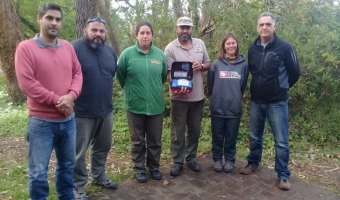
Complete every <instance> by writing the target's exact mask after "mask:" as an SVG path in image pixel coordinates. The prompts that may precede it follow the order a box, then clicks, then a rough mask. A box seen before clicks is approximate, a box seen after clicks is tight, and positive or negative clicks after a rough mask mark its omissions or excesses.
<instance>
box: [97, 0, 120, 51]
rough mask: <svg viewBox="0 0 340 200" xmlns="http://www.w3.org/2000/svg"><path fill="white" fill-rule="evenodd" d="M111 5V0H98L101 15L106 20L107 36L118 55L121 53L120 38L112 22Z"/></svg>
mask: <svg viewBox="0 0 340 200" xmlns="http://www.w3.org/2000/svg"><path fill="white" fill-rule="evenodd" d="M110 7H111V0H99V2H98V6H97V8H98V12H99V13H100V14H101V16H102V17H103V18H104V19H105V21H106V30H107V32H106V38H107V41H109V43H110V44H111V45H112V47H113V48H114V49H115V51H116V53H117V55H119V54H120V48H119V44H118V40H117V37H116V33H115V30H114V28H113V26H112V23H111V14H110Z"/></svg>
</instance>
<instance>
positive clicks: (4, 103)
mask: <svg viewBox="0 0 340 200" xmlns="http://www.w3.org/2000/svg"><path fill="white" fill-rule="evenodd" d="M0 110H1V113H0V127H1V128H0V129H1V131H0V136H4V135H7V136H21V135H23V134H24V133H25V132H26V127H27V115H28V114H27V110H26V107H25V105H24V104H21V105H15V104H13V103H12V102H11V101H10V98H9V96H8V94H7V91H6V86H5V78H4V77H3V76H0Z"/></svg>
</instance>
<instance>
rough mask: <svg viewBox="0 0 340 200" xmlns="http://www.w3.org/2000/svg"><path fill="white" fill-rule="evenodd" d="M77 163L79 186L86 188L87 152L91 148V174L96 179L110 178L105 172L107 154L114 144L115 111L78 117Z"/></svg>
mask: <svg viewBox="0 0 340 200" xmlns="http://www.w3.org/2000/svg"><path fill="white" fill-rule="evenodd" d="M76 124H77V138H76V164H75V167H74V174H73V180H74V185H75V186H76V187H77V188H79V189H80V188H84V186H85V184H86V183H87V180H88V173H87V169H86V163H85V158H86V152H87V149H88V147H90V148H91V153H90V155H91V156H90V162H91V176H92V178H93V179H94V180H95V181H105V180H106V179H108V177H107V176H106V173H105V166H106V160H107V156H108V154H109V151H110V150H111V146H112V125H113V113H112V112H110V113H109V114H107V115H105V116H103V117H94V118H85V117H76Z"/></svg>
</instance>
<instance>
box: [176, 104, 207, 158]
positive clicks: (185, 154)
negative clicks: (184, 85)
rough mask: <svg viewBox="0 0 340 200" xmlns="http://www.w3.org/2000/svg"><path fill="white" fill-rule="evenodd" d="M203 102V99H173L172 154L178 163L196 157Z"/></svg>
mask: <svg viewBox="0 0 340 200" xmlns="http://www.w3.org/2000/svg"><path fill="white" fill-rule="evenodd" d="M203 104H204V101H203V100H201V101H196V102H184V101H171V154H172V159H173V162H174V163H176V164H183V162H184V159H185V160H186V161H187V162H188V161H190V160H192V159H195V158H196V154H197V147H198V140H199V137H200V132H201V122H202V116H203ZM186 130H188V131H187V134H186Z"/></svg>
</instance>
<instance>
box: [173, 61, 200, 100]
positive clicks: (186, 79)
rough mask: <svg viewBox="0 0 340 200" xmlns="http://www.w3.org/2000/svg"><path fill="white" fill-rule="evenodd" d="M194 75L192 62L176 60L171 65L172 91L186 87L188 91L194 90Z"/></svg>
mask: <svg viewBox="0 0 340 200" xmlns="http://www.w3.org/2000/svg"><path fill="white" fill-rule="evenodd" d="M193 76H194V73H193V69H192V62H182V61H176V62H173V63H172V65H171V83H170V88H171V91H177V92H178V91H180V90H181V88H182V87H186V88H187V90H188V92H189V93H190V92H192V89H193V85H192V78H193Z"/></svg>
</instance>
